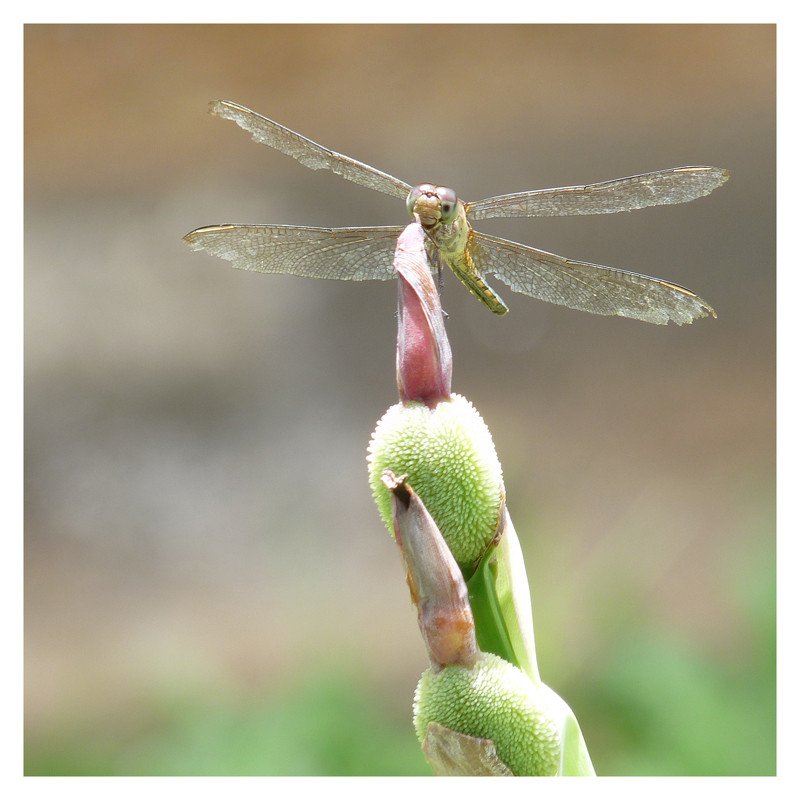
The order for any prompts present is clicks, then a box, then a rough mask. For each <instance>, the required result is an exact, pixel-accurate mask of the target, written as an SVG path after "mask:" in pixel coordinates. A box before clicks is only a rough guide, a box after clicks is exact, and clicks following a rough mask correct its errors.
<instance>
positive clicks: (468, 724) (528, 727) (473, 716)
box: [414, 653, 561, 776]
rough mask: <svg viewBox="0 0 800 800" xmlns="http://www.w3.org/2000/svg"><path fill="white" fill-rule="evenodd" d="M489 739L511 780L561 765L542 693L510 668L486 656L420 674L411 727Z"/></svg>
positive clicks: (550, 772)
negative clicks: (439, 728)
mask: <svg viewBox="0 0 800 800" xmlns="http://www.w3.org/2000/svg"><path fill="white" fill-rule="evenodd" d="M431 722H438V723H439V724H440V725H444V726H445V727H446V728H450V729H451V730H454V731H457V732H459V733H464V734H467V735H469V736H476V737H480V738H482V739H491V740H492V741H493V742H494V745H495V748H496V750H497V755H498V757H499V758H500V759H501V760H502V761H503V762H504V763H505V764H506V765H507V766H508V767H509V769H510V770H511V771H512V772H513V773H514V775H517V776H526V775H527V776H531V775H555V774H557V772H558V768H559V764H560V761H561V742H560V740H559V735H558V728H557V726H556V724H555V722H554V721H553V719H552V718H551V715H550V712H549V709H548V707H547V704H546V701H545V698H544V695H543V693H541V692H540V691H538V690H537V689H536V688H535V687H534V686H533V684H532V683H531V682H530V680H529V679H528V678H527V676H526V675H525V674H524V673H523V672H522V671H521V670H519V669H517V668H516V667H515V666H513V665H512V664H509V663H508V662H507V661H504V660H503V659H502V658H500V657H499V656H495V655H492V654H490V653H487V654H484V655H483V657H482V658H481V659H480V660H479V661H477V662H476V663H475V664H474V665H473V666H471V667H463V666H449V667H445V668H444V669H442V670H440V671H438V672H436V671H433V670H432V669H429V670H426V671H425V672H424V673H423V675H422V678H420V681H419V684H417V690H416V693H415V695H414V727H415V729H416V732H417V737H418V738H419V740H420V742H423V743H424V741H425V736H426V735H427V731H428V724H429V723H431Z"/></svg>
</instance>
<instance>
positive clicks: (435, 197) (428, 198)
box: [406, 183, 458, 230]
mask: <svg viewBox="0 0 800 800" xmlns="http://www.w3.org/2000/svg"><path fill="white" fill-rule="evenodd" d="M406 208H407V209H408V213H409V214H410V215H411V216H412V217H415V218H418V219H419V221H420V224H421V225H422V227H423V228H425V229H426V230H430V229H431V228H435V227H436V226H437V225H439V224H443V225H450V224H452V223H453V222H455V221H456V218H457V217H458V198H457V197H456V193H455V192H454V191H453V190H452V189H448V188H447V187H446V186H434V185H433V184H432V183H421V184H419V186H415V187H414V188H413V189H412V190H411V191H410V192H409V193H408V198H407V199H406Z"/></svg>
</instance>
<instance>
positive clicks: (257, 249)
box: [183, 225, 403, 281]
mask: <svg viewBox="0 0 800 800" xmlns="http://www.w3.org/2000/svg"><path fill="white" fill-rule="evenodd" d="M402 230H403V229H402V228H401V227H399V226H391V227H380V228H304V227H295V226H290V225H211V226H209V227H206V228H198V229H197V230H194V231H192V232H191V233H187V234H186V236H184V237H183V238H184V241H185V242H186V244H188V245H189V247H191V248H192V249H193V250H205V251H206V252H207V253H211V255H214V256H218V257H219V258H224V259H225V260H226V261H230V262H231V263H232V264H233V266H234V267H237V268H238V269H247V270H251V271H253V272H279V273H285V274H287V275H299V276H301V277H304V278H330V279H335V280H350V281H367V280H388V279H389V278H392V277H394V274H395V273H394V268H393V266H392V258H393V254H394V248H395V243H396V241H397V237H398V236H399V235H400V233H401V232H402Z"/></svg>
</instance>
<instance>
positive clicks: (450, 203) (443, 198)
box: [436, 186, 458, 225]
mask: <svg viewBox="0 0 800 800" xmlns="http://www.w3.org/2000/svg"><path fill="white" fill-rule="evenodd" d="M436 196H437V197H438V198H439V202H440V203H441V204H442V222H443V223H444V224H445V225H450V223H452V222H455V221H456V217H457V216H458V198H457V197H456V193H455V192H454V191H453V190H452V189H448V188H447V187H446V186H437V187H436Z"/></svg>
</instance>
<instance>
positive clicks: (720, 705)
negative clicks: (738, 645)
mask: <svg viewBox="0 0 800 800" xmlns="http://www.w3.org/2000/svg"><path fill="white" fill-rule="evenodd" d="M752 566H754V565H753V564H752V562H751V567H752ZM759 573H760V577H758V578H756V575H757V574H759ZM747 581H748V582H746V583H744V582H740V584H739V586H738V587H737V594H736V598H737V599H738V601H739V602H740V603H741V619H742V620H743V623H742V629H741V631H740V637H739V639H740V641H741V642H742V643H743V646H742V649H741V652H739V653H738V654H737V655H736V656H735V657H731V654H729V653H721V654H718V655H717V656H714V655H711V654H709V652H708V648H706V647H704V646H703V644H702V643H699V642H696V641H688V640H677V639H671V638H670V637H669V636H668V635H665V634H663V633H660V634H658V636H657V635H656V632H655V631H653V629H652V627H648V626H647V625H646V621H645V620H643V619H640V620H639V621H638V622H637V623H636V624H635V625H632V626H627V627H626V628H625V629H624V630H625V633H621V634H618V636H617V639H616V640H615V641H614V642H613V645H612V647H611V648H610V649H609V650H608V651H607V655H606V656H605V657H603V658H602V659H600V663H597V664H595V665H594V667H593V668H592V669H591V670H589V673H588V674H590V675H591V679H590V680H588V679H585V680H584V681H583V682H582V683H581V685H571V686H563V687H562V686H559V691H561V692H563V694H564V696H567V697H569V699H570V704H571V705H573V707H574V708H575V710H576V713H577V715H578V719H579V721H580V724H581V727H582V729H583V731H584V734H585V736H586V739H587V744H588V746H589V751H590V753H591V754H592V759H593V761H594V763H595V767H596V768H597V772H598V774H599V775H773V774H775V770H776V752H775V751H776V741H775V739H776V733H775V718H776V710H775V709H776V694H775V583H774V562H770V563H768V564H764V565H763V566H762V568H761V569H757V570H752V569H751V570H750V571H748V574H747ZM423 666H424V665H422V664H421V665H420V668H422V667H423ZM584 678H586V673H584ZM398 691H399V690H398ZM412 692H413V687H410V686H409V687H408V714H407V715H406V716H405V717H403V716H393V715H392V712H391V711H389V710H387V708H386V704H385V701H384V700H383V699H382V697H381V691H380V690H379V689H375V688H370V685H369V684H365V682H364V680H363V678H359V677H357V676H354V675H346V674H344V675H343V674H341V673H340V672H329V673H323V674H320V675H318V676H316V677H315V678H313V679H309V680H306V681H305V682H302V681H301V682H299V683H298V684H297V685H296V686H295V687H294V688H293V689H291V690H288V691H287V692H285V693H283V694H277V693H276V694H274V695H271V696H269V697H261V698H259V697H258V696H256V697H252V696H251V697H249V698H246V699H242V698H239V699H236V700H230V699H229V698H226V697H224V696H217V697H216V698H215V699H209V698H210V697H211V692H209V691H208V687H205V688H204V689H195V690H186V689H185V687H184V690H183V691H182V690H180V689H177V688H175V689H173V690H171V691H168V692H165V691H164V690H163V689H162V690H161V691H160V692H154V696H153V697H150V698H146V699H145V700H144V701H143V702H142V703H141V704H140V706H139V708H138V709H137V712H136V714H135V716H136V719H137V720H138V722H135V723H133V724H131V721H130V719H129V720H128V722H127V724H123V722H122V721H120V722H119V723H118V729H117V732H116V733H114V730H113V727H114V726H108V725H106V726H103V725H88V724H87V723H86V722H85V721H83V722H81V721H78V717H74V719H75V721H74V722H72V723H69V724H67V725H62V726H61V727H59V728H58V729H56V728H51V729H50V730H49V732H48V733H47V734H46V735H41V734H40V735H38V736H37V737H36V739H35V740H33V739H31V738H30V737H29V741H28V742H27V747H26V763H25V772H26V774H27V775H300V776H305V775H430V774H431V773H430V770H429V768H428V766H427V764H426V763H425V760H424V758H423V756H422V753H421V751H420V749H419V745H418V743H417V740H416V737H415V736H414V731H413V728H412V725H411V698H412ZM220 694H222V693H220Z"/></svg>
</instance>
